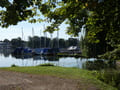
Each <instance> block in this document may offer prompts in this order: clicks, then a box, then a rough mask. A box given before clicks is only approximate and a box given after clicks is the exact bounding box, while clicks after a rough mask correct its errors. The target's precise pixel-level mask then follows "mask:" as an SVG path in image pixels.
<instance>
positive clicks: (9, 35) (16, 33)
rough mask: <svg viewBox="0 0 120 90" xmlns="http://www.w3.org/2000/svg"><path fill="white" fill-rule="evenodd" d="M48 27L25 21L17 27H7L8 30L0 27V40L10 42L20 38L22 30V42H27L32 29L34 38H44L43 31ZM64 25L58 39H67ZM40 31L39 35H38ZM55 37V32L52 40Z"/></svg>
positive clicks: (48, 35)
mask: <svg viewBox="0 0 120 90" xmlns="http://www.w3.org/2000/svg"><path fill="white" fill-rule="evenodd" d="M44 25H45V27H46V26H47V25H48V24H47V23H32V24H31V23H28V22H27V21H22V22H19V23H18V24H17V25H14V26H13V25H12V26H9V27H8V28H1V27H0V40H2V41H3V40H4V39H8V40H11V39H13V38H17V37H21V38H22V29H23V40H28V37H29V36H32V28H33V29H34V36H44V34H43V30H44ZM66 26H67V25H65V24H62V25H61V26H60V31H59V38H64V39H68V38H69V37H71V36H69V35H67V34H66V33H65V30H66ZM40 31H41V35H40ZM47 37H50V34H49V33H47ZM55 37H57V32H54V33H53V38H55Z"/></svg>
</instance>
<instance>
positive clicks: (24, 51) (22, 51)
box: [12, 28, 32, 55]
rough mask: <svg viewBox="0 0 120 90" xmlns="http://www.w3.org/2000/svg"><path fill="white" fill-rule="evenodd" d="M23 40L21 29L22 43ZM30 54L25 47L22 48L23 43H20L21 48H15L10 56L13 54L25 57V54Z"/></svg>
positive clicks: (29, 50)
mask: <svg viewBox="0 0 120 90" xmlns="http://www.w3.org/2000/svg"><path fill="white" fill-rule="evenodd" d="M23 38H24V34H23V28H22V41H23ZM31 53H32V50H31V49H29V48H27V47H24V46H23V43H22V46H21V47H17V48H15V50H14V51H13V53H12V54H14V55H26V54H31Z"/></svg>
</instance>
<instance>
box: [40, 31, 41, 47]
mask: <svg viewBox="0 0 120 90" xmlns="http://www.w3.org/2000/svg"><path fill="white" fill-rule="evenodd" d="M40 48H41V29H40Z"/></svg>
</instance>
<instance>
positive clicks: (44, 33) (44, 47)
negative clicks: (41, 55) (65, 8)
mask: <svg viewBox="0 0 120 90" xmlns="http://www.w3.org/2000/svg"><path fill="white" fill-rule="evenodd" d="M44 30H45V24H44ZM44 48H46V32H44Z"/></svg>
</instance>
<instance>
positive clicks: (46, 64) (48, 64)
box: [38, 63, 54, 66]
mask: <svg viewBox="0 0 120 90" xmlns="http://www.w3.org/2000/svg"><path fill="white" fill-rule="evenodd" d="M38 66H54V64H51V63H45V64H40V65H38Z"/></svg>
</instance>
